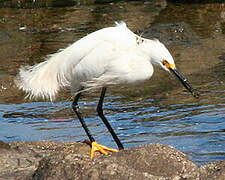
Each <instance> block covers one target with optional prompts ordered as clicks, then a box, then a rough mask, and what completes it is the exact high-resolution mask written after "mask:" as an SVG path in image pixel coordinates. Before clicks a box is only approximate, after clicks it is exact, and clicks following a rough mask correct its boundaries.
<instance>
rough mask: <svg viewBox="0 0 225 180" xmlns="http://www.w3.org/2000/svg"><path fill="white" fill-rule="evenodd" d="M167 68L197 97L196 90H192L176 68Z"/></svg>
mask: <svg viewBox="0 0 225 180" xmlns="http://www.w3.org/2000/svg"><path fill="white" fill-rule="evenodd" d="M169 70H170V71H171V72H172V73H173V74H174V75H175V76H176V77H177V78H178V79H179V80H180V82H181V83H182V84H183V86H184V87H185V88H186V89H187V90H188V91H189V92H190V93H191V94H192V95H193V96H194V97H195V98H199V96H200V94H199V92H198V91H196V90H194V89H193V88H192V87H191V85H190V83H189V82H188V80H187V79H186V78H185V77H184V76H183V75H182V74H181V73H180V72H179V71H177V69H173V68H169Z"/></svg>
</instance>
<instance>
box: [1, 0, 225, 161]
mask: <svg viewBox="0 0 225 180" xmlns="http://www.w3.org/2000/svg"><path fill="white" fill-rule="evenodd" d="M47 2H48V3H47V4H42V5H39V6H36V8H35V7H33V6H32V4H26V5H24V6H23V4H20V6H18V4H10V5H9V4H3V3H1V2H0V6H1V7H2V8H1V9H0V27H1V28H0V29H1V30H0V42H1V45H0V46H1V48H0V54H1V57H0V58H1V67H0V93H1V96H0V140H3V141H6V142H11V141H39V140H46V141H82V140H84V139H87V137H86V135H85V132H84V131H83V129H82V127H81V125H80V123H79V121H78V119H77V118H75V116H74V114H73V112H72V110H71V99H72V98H71V95H70V93H68V92H62V93H60V96H59V99H58V101H57V102H54V103H51V102H42V101H39V102H32V101H27V100H24V99H23V97H24V94H23V93H22V92H20V91H18V89H17V88H16V87H15V86H14V85H13V78H14V77H15V75H16V73H17V71H18V68H19V66H20V65H22V64H34V63H36V62H41V61H43V59H44V56H46V55H47V54H50V53H54V52H55V51H57V50H58V49H60V48H63V47H65V46H67V45H68V44H70V43H72V42H73V41H74V40H77V39H79V38H80V37H82V36H84V35H86V34H87V33H90V32H92V31H94V30H97V29H99V28H102V27H106V26H108V25H111V24H112V23H113V21H115V20H121V19H122V20H124V21H126V22H127V24H128V25H129V27H130V28H131V29H132V30H134V31H136V32H138V33H142V32H144V34H143V36H146V37H149V36H154V37H157V38H159V39H161V41H163V42H164V43H165V44H167V46H168V48H169V49H170V51H171V52H172V54H173V56H174V57H175V59H176V63H177V66H178V67H179V69H180V70H182V72H183V73H184V74H185V75H186V76H187V77H188V79H189V80H190V82H191V83H192V85H193V86H194V87H195V88H197V89H198V90H199V91H200V92H201V97H200V98H199V99H194V98H193V97H192V96H191V95H190V94H188V93H187V92H185V91H184V88H183V87H182V86H181V85H180V84H179V82H178V81H176V80H175V79H174V78H172V76H170V75H169V74H168V73H166V72H163V71H160V70H159V69H156V70H155V75H154V76H153V78H152V79H151V80H150V81H148V82H146V83H143V84H140V85H138V86H133V87H125V86H123V87H120V88H112V89H109V90H108V92H107V96H106V98H105V103H104V112H105V114H106V116H107V118H108V120H109V121H110V123H111V124H112V126H113V127H114V129H115V131H116V133H117V134H118V136H119V137H120V139H121V141H122V142H123V143H124V146H125V147H134V146H137V145H141V144H146V143H162V144H167V145H171V146H173V147H175V148H177V149H179V150H181V151H183V152H185V153H186V154H188V156H189V158H190V159H192V160H193V161H195V162H196V163H197V164H199V165H201V164H205V163H208V162H210V161H214V160H224V159H225V148H224V147H225V115H224V114H225V79H224V75H225V73H224V72H225V59H224V53H225V39H224V33H225V16H224V14H225V5H224V4H222V3H218V4H216V3H214V4H207V3H206V4H188V3H186V4H175V3H166V2H165V1H156V2H154V1H153V2H152V1H151V2H150V1H146V2H144V3H143V1H141V2H140V1H131V2H123V1H121V2H118V3H115V2H114V3H105V4H95V5H94V4H90V5H75V4H73V6H71V5H72V4H71V1H70V2H69V3H68V4H63V5H60V6H59V5H57V4H56V5H55V4H54V1H47ZM50 2H51V3H50ZM22 7H25V8H22ZM134 11H135V16H134V14H133V12H134ZM150 25H151V27H152V28H151V29H150V30H149V28H148V27H149V26H150ZM98 96H99V92H96V93H91V94H85V95H84V97H82V99H81V101H80V106H81V109H82V112H83V114H84V117H85V120H86V122H87V124H88V126H89V127H90V130H91V132H92V134H94V135H95V138H96V140H97V141H98V142H101V143H102V144H104V145H107V146H110V147H114V148H116V145H115V143H114V142H113V140H112V138H111V136H110V134H109V132H108V131H107V129H106V128H105V126H104V125H103V123H102V122H101V120H100V119H99V118H98V117H97V116H96V112H95V109H96V105H97V102H98Z"/></svg>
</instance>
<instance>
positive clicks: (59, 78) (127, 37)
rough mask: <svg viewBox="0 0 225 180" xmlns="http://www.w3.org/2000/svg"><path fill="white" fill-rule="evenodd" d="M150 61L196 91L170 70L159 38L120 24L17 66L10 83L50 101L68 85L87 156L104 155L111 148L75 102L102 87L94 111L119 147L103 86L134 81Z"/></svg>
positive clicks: (146, 72) (146, 73)
mask: <svg viewBox="0 0 225 180" xmlns="http://www.w3.org/2000/svg"><path fill="white" fill-rule="evenodd" d="M153 64H155V65H159V66H160V67H162V68H163V69H164V70H166V71H171V72H172V73H173V74H174V75H175V76H176V77H178V79H179V80H180V81H181V83H182V84H183V85H184V86H185V88H186V89H187V90H189V91H190V92H191V93H192V94H193V95H194V96H195V97H197V96H198V93H197V92H195V91H194V90H193V88H192V87H191V86H190V84H189V83H188V81H187V79H186V78H184V76H182V75H181V74H180V73H179V72H178V71H177V69H176V66H175V63H174V60H173V58H172V56H171V54H170V53H169V51H168V50H167V48H166V47H165V46H164V45H163V44H162V43H161V42H159V40H156V39H154V40H150V39H145V38H142V37H140V36H138V35H136V34H135V33H133V32H132V31H131V30H130V29H128V28H127V26H126V24H125V23H124V22H120V23H116V26H115V27H107V28H103V29H100V30H98V31H96V32H93V33H91V34H89V35H87V36H85V37H83V38H81V39H80V40H78V41H76V42H74V43H73V44H72V45H70V46H68V47H67V48H65V49H63V50H60V51H59V52H57V53H55V54H52V55H50V56H48V57H47V59H46V61H44V62H42V63H40V64H36V65H34V66H26V67H21V68H20V72H19V74H18V75H17V77H16V80H15V83H16V85H17V86H18V87H19V89H22V90H23V91H25V92H27V94H28V95H27V96H28V97H30V98H42V99H49V100H51V101H53V100H54V99H55V98H56V95H57V93H58V92H59V90H60V89H63V88H66V87H70V88H71V90H72V93H74V94H75V98H74V101H73V103H72V108H73V110H74V112H75V113H76V115H77V116H78V118H79V120H80V122H81V124H82V126H83V128H84V130H85V132H86V134H87V135H88V137H89V139H90V141H91V146H92V149H91V158H92V157H94V153H95V152H96V151H100V152H101V153H103V154H107V151H112V152H116V151H117V150H116V149H111V148H107V147H105V146H103V145H100V144H98V143H96V141H95V139H94V137H93V136H92V134H91V133H90V131H89V129H88V127H87V125H86V124H85V122H84V119H83V118H82V115H81V112H80V111H79V107H78V100H79V98H80V95H81V93H82V92H83V91H88V90H92V89H97V88H102V92H101V96H100V99H99V103H98V106H97V113H98V115H99V117H100V118H101V119H102V120H103V122H104V123H105V125H106V127H107V128H108V130H109V131H110V133H111V134H112V136H113V138H114V140H115V142H116V143H117V146H118V148H119V149H123V148H124V147H123V145H122V143H121V142H120V140H119V138H118V137H117V135H116V134H115V132H114V131H113V129H112V127H111V126H110V124H109V122H108V121H107V119H106V118H105V116H104V114H103V109H102V106H103V100H104V96H105V92H106V88H107V87H109V86H115V85H121V84H134V83H139V82H143V81H145V80H148V79H150V78H151V76H152V74H153Z"/></svg>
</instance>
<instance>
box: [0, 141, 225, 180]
mask: <svg viewBox="0 0 225 180" xmlns="http://www.w3.org/2000/svg"><path fill="white" fill-rule="evenodd" d="M2 144H4V145H2ZM89 151H90V147H89V146H88V145H86V144H84V143H60V142H58V143H56V142H14V143H11V144H5V143H3V142H1V146H0V164H1V166H0V179H25V180H28V179H29V180H45V179H48V180H51V179H52V180H53V179H54V180H68V179H77V180H79V179H90V180H99V179H117V180H126V179H129V180H130V179H135V180H137V179H150V180H164V179H174V180H175V179H176V180H177V179H190V180H192V179H193V180H194V179H224V178H225V161H219V162H215V163H210V164H208V165H205V166H202V167H197V166H196V165H195V164H194V163H193V162H192V161H190V160H189V159H188V158H187V156H186V155H185V154H184V153H182V152H180V151H177V150H175V149H174V148H172V147H170V146H166V145H161V144H147V145H143V146H138V147H135V148H129V149H125V150H122V151H120V152H118V153H112V154H110V155H108V156H103V155H100V154H97V156H96V157H95V158H94V159H93V160H91V159H90V157H89Z"/></svg>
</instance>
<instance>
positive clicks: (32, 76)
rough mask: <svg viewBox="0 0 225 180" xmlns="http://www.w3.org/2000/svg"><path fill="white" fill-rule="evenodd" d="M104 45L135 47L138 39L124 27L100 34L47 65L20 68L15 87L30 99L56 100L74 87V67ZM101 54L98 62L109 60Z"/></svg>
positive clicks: (50, 59)
mask: <svg viewBox="0 0 225 180" xmlns="http://www.w3.org/2000/svg"><path fill="white" fill-rule="evenodd" d="M104 42H109V43H111V44H112V45H113V47H116V48H121V49H122V48H127V47H128V46H133V45H134V44H135V43H136V39H135V35H134V33H133V32H131V31H130V30H129V29H128V28H127V27H126V26H125V25H124V24H121V25H117V26H116V27H109V28H104V29H101V30H98V31H96V32H93V33H91V34H89V35H87V36H85V37H84V38H82V39H80V40H78V41H76V42H75V43H73V44H72V45H70V46H68V47H67V48H65V49H63V50H61V51H59V52H57V53H55V54H53V55H50V56H48V57H47V59H46V61H45V62H42V63H40V64H37V65H34V66H29V67H22V68H20V72H19V74H18V75H17V77H16V81H15V82H16V85H17V86H18V87H19V88H20V89H22V90H24V91H25V92H27V93H28V96H29V97H32V98H38V97H41V98H43V99H50V100H54V99H55V96H56V94H57V93H58V91H59V90H60V88H63V87H65V86H70V85H71V80H72V78H73V76H71V75H72V71H73V69H74V67H76V66H77V65H78V64H79V63H80V62H81V61H82V60H83V59H85V57H86V56H88V55H89V54H90V53H91V52H94V50H95V49H96V48H101V47H103V46H101V44H104ZM100 50H101V49H100ZM104 50H105V49H102V51H104ZM102 54H104V55H102V56H101V55H99V56H96V57H95V58H99V57H101V59H104V58H107V57H108V56H107V53H106V52H105V53H102ZM93 58H94V57H93Z"/></svg>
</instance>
